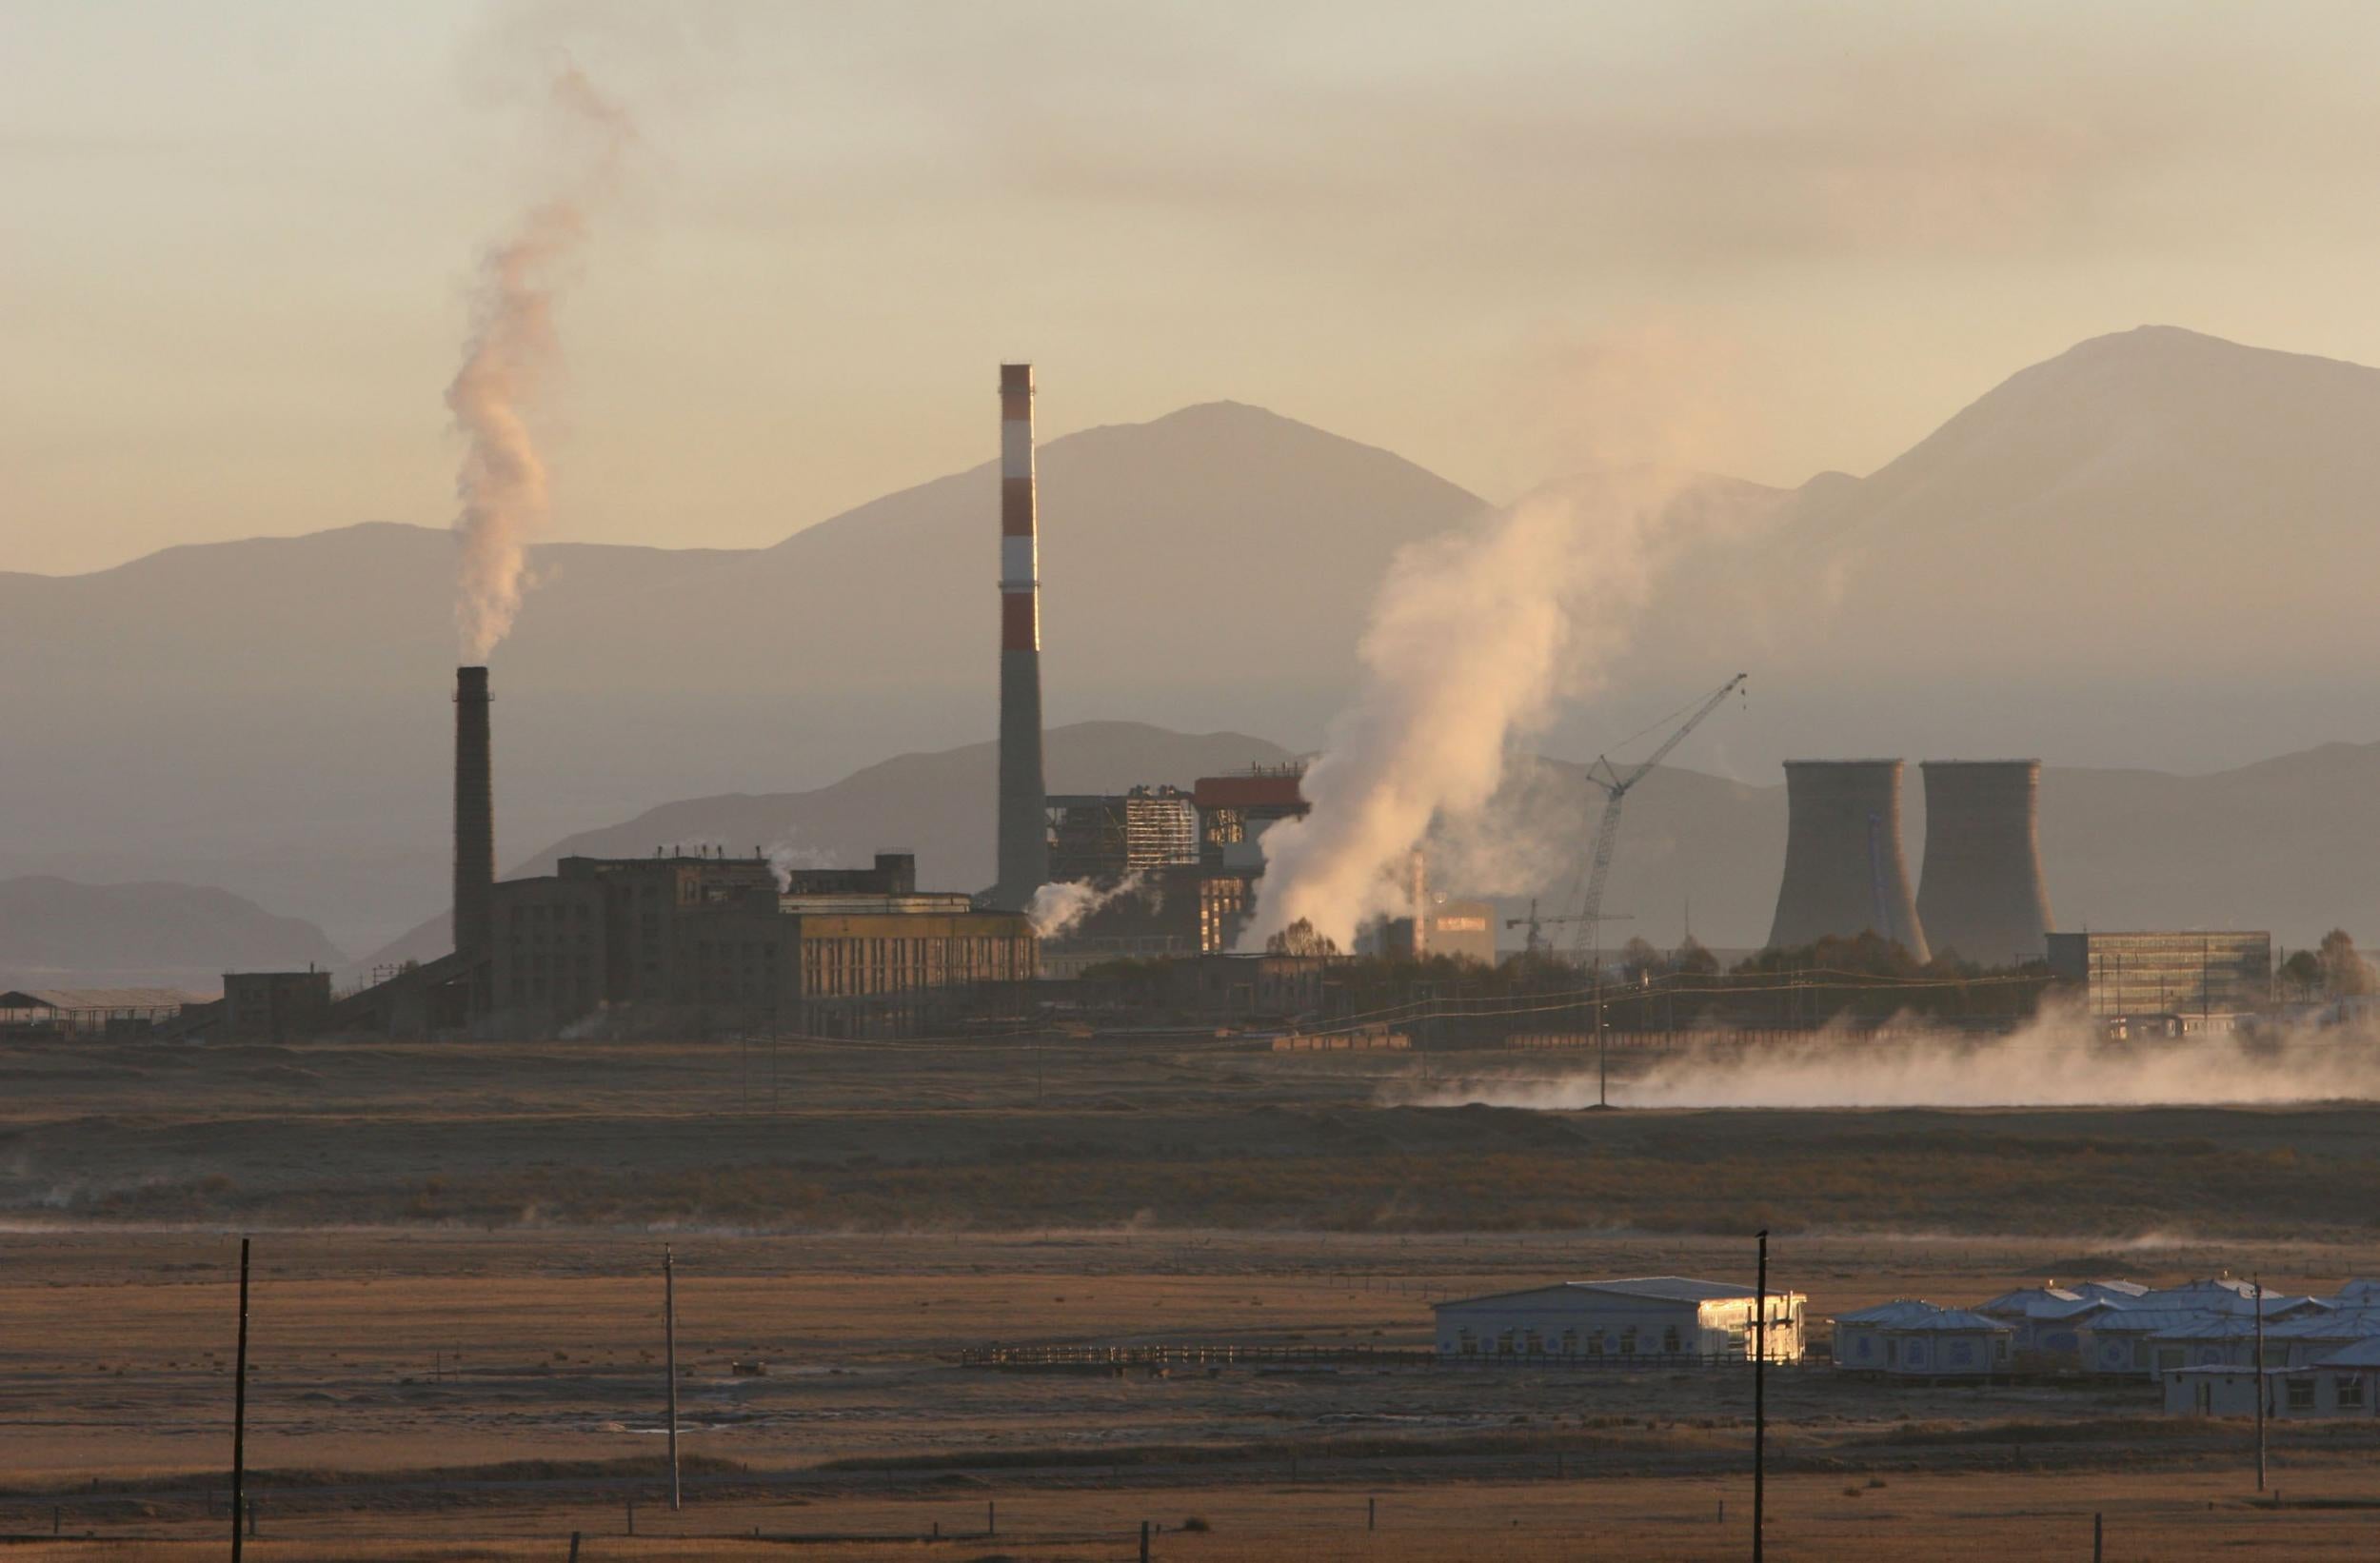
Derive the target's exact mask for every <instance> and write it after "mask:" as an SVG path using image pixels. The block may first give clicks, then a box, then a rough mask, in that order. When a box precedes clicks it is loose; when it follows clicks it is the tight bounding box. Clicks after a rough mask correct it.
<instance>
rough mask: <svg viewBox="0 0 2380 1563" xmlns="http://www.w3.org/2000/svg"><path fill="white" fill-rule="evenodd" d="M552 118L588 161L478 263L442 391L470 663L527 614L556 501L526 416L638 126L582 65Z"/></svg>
mask: <svg viewBox="0 0 2380 1563" xmlns="http://www.w3.org/2000/svg"><path fill="white" fill-rule="evenodd" d="M552 113H553V118H554V119H555V121H556V122H557V124H558V125H560V126H562V127H565V129H566V131H567V133H568V134H569V135H570V136H571V138H572V139H573V140H574V141H577V142H581V143H584V146H585V151H584V152H583V153H582V155H585V153H587V152H591V154H592V155H591V158H589V159H588V161H587V162H586V163H585V166H584V168H583V170H582V171H581V172H580V173H579V174H578V175H577V176H576V177H575V178H574V179H572V180H571V181H569V188H567V190H566V191H565V193H563V194H559V195H556V196H553V197H551V198H549V199H547V200H545V201H542V202H540V203H539V204H537V205H536V206H534V207H532V208H530V209H529V212H528V215H527V216H526V218H525V219H524V220H523V222H522V225H521V229H520V231H519V232H518V233H516V234H514V235H513V236H512V237H511V238H510V239H508V240H506V242H505V243H503V244H501V245H498V246H497V247H495V248H493V249H491V250H489V251H488V252H487V254H486V257H485V258H484V259H483V261H482V262H481V266H480V279H479V285H478V288H477V291H476V292H475V294H474V296H473V298H472V301H471V335H470V340H469V341H468V342H467V343H466V345H465V349H464V357H463V367H462V368H460V369H458V370H457V371H456V372H455V377H454V381H453V383H452V384H451V385H449V386H447V387H446V406H447V409H448V410H449V411H451V412H452V413H453V414H454V425H455V428H456V430H457V431H458V432H460V433H461V434H462V435H463V437H464V441H465V448H464V453H463V465H462V468H461V470H460V471H458V472H457V473H456V475H455V498H456V499H457V501H458V502H460V504H461V506H462V508H461V513H460V514H458V515H457V516H456V518H455V523H454V532H455V539H456V542H457V543H458V544H460V545H461V555H462V557H461V561H460V568H461V578H460V580H459V582H458V591H457V594H456V599H455V623H456V627H457V628H458V629H460V630H461V632H462V637H463V660H464V661H465V662H466V663H484V662H486V660H487V656H488V653H489V652H491V651H493V650H494V649H495V648H496V643H498V642H500V641H502V640H503V639H504V638H505V636H506V634H507V633H509V632H510V631H511V628H512V620H513V616H514V615H515V614H517V613H518V612H520V609H521V590H522V584H523V564H524V561H525V560H526V556H527V547H528V543H529V540H530V539H531V538H533V537H535V536H536V535H537V534H538V533H539V532H541V531H542V530H544V527H545V518H546V516H547V514H548V511H549V508H550V498H549V495H548V492H547V487H546V478H545V458H544V457H542V456H541V455H539V454H538V450H537V444H536V442H535V441H534V440H533V439H531V438H530V435H529V428H528V424H527V422H526V417H525V413H526V410H527V408H528V407H529V406H531V405H533V404H534V403H535V402H536V400H537V395H538V390H539V388H540V386H541V385H542V384H543V382H544V380H545V376H546V374H547V372H548V371H549V370H550V369H551V367H552V366H553V363H554V358H555V349H556V344H555V337H554V326H553V299H554V291H555V288H556V287H558V286H559V284H560V282H561V280H562V279H561V278H560V276H558V273H559V272H560V271H561V270H562V269H563V268H564V267H566V266H567V264H568V263H569V262H570V260H571V259H572V258H573V257H574V256H575V255H576V254H577V253H578V250H579V247H580V246H581V245H582V244H583V243H584V242H585V236H586V218H585V212H586V208H587V206H588V205H589V203H591V202H592V201H593V200H594V199H595V198H596V197H597V196H599V195H600V194H602V193H603V191H604V190H605V188H607V187H608V186H609V185H610V183H611V177H612V173H613V170H614V169H615V168H616V167H617V165H618V163H619V159H620V154H621V152H622V150H623V148H625V146H626V145H627V143H628V140H629V138H630V136H631V135H632V133H633V132H632V130H631V128H630V126H629V123H628V119H627V116H626V114H625V112H623V111H622V109H620V108H619V107H618V106H617V105H615V104H613V103H611V102H610V101H609V100H607V99H606V98H605V97H604V96H603V95H602V94H601V93H599V92H597V91H596V90H595V89H594V88H593V86H591V85H590V84H589V83H588V82H587V80H586V78H585V76H583V75H581V74H580V73H579V71H578V70H577V69H576V68H565V69H564V70H563V71H562V73H561V74H560V75H558V76H557V77H555V79H554V85H553V93H552Z"/></svg>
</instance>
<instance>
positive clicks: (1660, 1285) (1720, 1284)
mask: <svg viewBox="0 0 2380 1563" xmlns="http://www.w3.org/2000/svg"><path fill="white" fill-rule="evenodd" d="M1538 1292H1595V1293H1599V1294H1602V1295H1605V1296H1625V1297H1650V1298H1653V1299H1654V1300H1656V1301H1659V1302H1716V1301H1719V1300H1722V1299H1727V1298H1735V1297H1749V1296H1753V1295H1754V1291H1753V1288H1751V1287H1749V1286H1738V1285H1736V1284H1735V1282H1733V1281H1698V1280H1694V1279H1691V1278H1689V1277H1687V1276H1631V1277H1629V1278H1627V1279H1624V1280H1612V1281H1548V1282H1546V1284H1544V1285H1543V1286H1522V1287H1517V1288H1515V1289H1514V1290H1512V1291H1510V1292H1486V1293H1482V1294H1480V1295H1479V1296H1476V1297H1450V1298H1448V1299H1447V1300H1446V1301H1444V1302H1440V1303H1434V1304H1432V1305H1431V1306H1433V1307H1436V1308H1459V1307H1462V1306H1463V1305H1465V1304H1466V1303H1474V1302H1494V1301H1496V1300H1497V1298H1499V1297H1525V1296H1531V1295H1532V1294H1535V1293H1538ZM1788 1295H1789V1294H1787V1293H1785V1292H1781V1291H1776V1292H1771V1293H1770V1294H1769V1296H1773V1297H1781V1296H1788Z"/></svg>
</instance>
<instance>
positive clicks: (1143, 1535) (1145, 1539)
mask: <svg viewBox="0 0 2380 1563" xmlns="http://www.w3.org/2000/svg"><path fill="white" fill-rule="evenodd" d="M1140 1563H1149V1522H1148V1521H1147V1520H1145V1519H1144V1520H1142V1521H1141V1522H1140Z"/></svg>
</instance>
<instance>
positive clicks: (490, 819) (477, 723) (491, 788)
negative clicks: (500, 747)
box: [454, 667, 496, 960]
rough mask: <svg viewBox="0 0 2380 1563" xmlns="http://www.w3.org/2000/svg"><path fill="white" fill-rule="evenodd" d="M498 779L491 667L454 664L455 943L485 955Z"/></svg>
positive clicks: (470, 956)
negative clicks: (490, 745) (491, 756)
mask: <svg viewBox="0 0 2380 1563" xmlns="http://www.w3.org/2000/svg"><path fill="white" fill-rule="evenodd" d="M495 883H496V804H495V784H494V782H492V781H491V780H490V778H489V774H488V755H487V669H486V668H484V667H458V668H456V669H455V670H454V947H455V952H456V953H457V954H458V955H461V956H464V957H465V958H466V959H467V960H486V957H487V954H488V943H489V940H490V939H491V937H492V936H493V933H494V912H493V909H492V907H491V905H490V901H491V899H492V892H493V890H494V887H495Z"/></svg>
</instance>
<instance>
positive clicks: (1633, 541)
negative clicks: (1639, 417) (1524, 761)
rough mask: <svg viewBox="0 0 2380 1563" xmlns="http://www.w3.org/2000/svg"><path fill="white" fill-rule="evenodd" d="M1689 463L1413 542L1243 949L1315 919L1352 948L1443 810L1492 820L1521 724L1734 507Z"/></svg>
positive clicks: (1284, 832)
mask: <svg viewBox="0 0 2380 1563" xmlns="http://www.w3.org/2000/svg"><path fill="white" fill-rule="evenodd" d="M1719 510H1720V507H1718V506H1716V505H1707V504H1703V503H1700V500H1699V497H1698V496H1697V495H1696V492H1695V490H1694V487H1693V484H1692V481H1691V479H1690V477H1689V476H1688V475H1687V474H1684V473H1681V472H1678V471H1676V470H1674V469H1669V468H1659V467H1638V468H1632V469H1626V470H1620V471H1613V472H1606V473H1601V474H1597V476H1595V477H1594V478H1592V479H1586V480H1580V481H1577V482H1575V483H1572V484H1568V485H1560V486H1558V487H1553V488H1548V489H1545V490H1542V491H1540V492H1538V493H1537V494H1534V495H1532V496H1530V497H1529V498H1527V499H1524V500H1522V501H1521V502H1520V503H1519V504H1517V505H1514V506H1513V507H1512V508H1511V509H1509V510H1505V511H1502V512H1499V513H1497V514H1495V515H1492V516H1489V517H1487V518H1485V519H1484V520H1483V521H1482V522H1481V523H1480V524H1478V525H1476V526H1473V527H1470V528H1466V529H1463V530H1460V531H1456V532H1450V533H1447V534H1445V535H1443V536H1441V537H1437V538H1433V539H1430V540H1429V541H1427V542H1424V543H1418V544H1411V545H1409V546H1407V547H1405V548H1402V549H1400V550H1398V555H1397V558H1396V560H1395V561H1394V562H1393V563H1392V564H1390V566H1389V572H1388V580H1387V581H1386V583H1385V584H1383V585H1382V586H1381V588H1380V594H1379V596H1378V599H1377V600H1376V601H1375V602H1374V603H1373V605H1372V622H1371V625H1370V627H1369V628H1368V629H1367V630H1366V632H1365V634H1364V638H1363V645H1362V648H1361V655H1362V661H1363V669H1364V673H1363V684H1362V688H1361V690H1360V692H1359V695H1358V697H1357V699H1356V702H1355V704H1354V705H1353V706H1351V707H1350V708H1349V709H1347V710H1346V711H1344V712H1342V713H1341V714H1340V715H1339V718H1338V719H1337V720H1336V721H1334V722H1332V724H1331V730H1330V736H1329V741H1328V742H1327V743H1326V745H1325V748H1324V752H1323V755H1322V758H1321V759H1319V761H1317V762H1315V763H1314V765H1313V767H1312V768H1311V769H1310V770H1308V771H1307V772H1306V776H1305V786H1304V790H1305V796H1306V800H1307V801H1308V802H1310V803H1311V804H1312V805H1313V810H1312V812H1311V813H1309V814H1308V815H1307V816H1306V817H1305V818H1304V819H1302V820H1284V821H1281V822H1280V823H1279V824H1276V825H1274V826H1273V827H1272V828H1271V829H1270V830H1268V831H1266V832H1265V834H1264V856H1265V870H1264V878H1263V880H1261V881H1260V882H1259V893H1258V901H1257V909H1256V915H1255V916H1254V917H1253V918H1252V919H1251V920H1249V924H1248V928H1247V931H1246V933H1245V934H1244V935H1243V936H1242V938H1241V941H1240V947H1241V948H1242V949H1261V948H1262V947H1263V946H1264V943H1265V940H1267V939H1268V938H1269V937H1270V936H1272V935H1274V934H1276V933H1279V931H1281V930H1282V929H1283V928H1286V927H1288V926H1289V925H1290V924H1292V923H1295V922H1299V921H1305V922H1309V923H1311V924H1312V925H1313V927H1314V930H1315V932H1316V933H1318V934H1319V935H1322V936H1323V937H1325V938H1328V939H1330V940H1334V941H1335V942H1336V943H1338V945H1339V947H1340V948H1342V949H1344V948H1348V947H1350V946H1351V945H1352V943H1353V942H1354V938H1355V933H1356V930H1357V928H1358V926H1359V925H1360V924H1361V923H1363V922H1364V921H1366V920H1369V919H1371V918H1373V917H1376V916H1380V915H1390V916H1398V915H1404V914H1406V913H1408V912H1410V911H1411V910H1412V909H1411V908H1410V907H1408V906H1406V905H1404V904H1403V898H1402V896H1401V895H1400V894H1399V889H1398V883H1397V880H1396V869H1397V867H1398V865H1399V864H1401V863H1402V862H1404V861H1406V858H1407V855H1408V854H1409V853H1411V851H1412V850H1413V848H1414V846H1415V845H1416V844H1417V843H1418V842H1419V841H1421V839H1422V837H1423V835H1424V834H1425V833H1426V832H1427V831H1428V830H1429V829H1430V826H1431V822H1432V821H1434V820H1441V819H1443V820H1448V821H1458V820H1462V819H1465V818H1468V817H1472V816H1476V815H1477V814H1478V811H1479V810H1480V809H1481V807H1482V806H1483V805H1485V804H1486V802H1487V801H1488V800H1489V798H1490V797H1491V796H1493V795H1494V794H1495V792H1496V789H1497V784H1498V783H1499V782H1501V781H1502V779H1503V775H1504V764H1505V758H1506V751H1507V746H1508V744H1509V743H1510V741H1511V740H1512V738H1513V737H1514V736H1515V735H1516V734H1517V733H1521V732H1526V731H1529V730H1532V729H1534V728H1536V727H1538V726H1540V725H1542V723H1543V722H1544V721H1545V720H1546V718H1547V717H1548V715H1549V714H1550V707H1551V706H1552V704H1553V702H1555V701H1556V700H1557V698H1559V697H1562V696H1575V695H1580V694H1585V693H1589V692H1592V691H1593V690H1594V689H1596V688H1597V686H1598V685H1599V684H1600V683H1601V682H1602V679H1603V676H1604V673H1605V670H1606V668H1607V666H1608V665H1609V663H1610V662H1611V661H1612V659H1613V658H1614V656H1615V655H1616V653H1617V652H1618V651H1619V650H1620V649H1621V648H1622V646H1623V645H1624V644H1625V643H1626V640H1627V636H1628V633H1629V631H1630V630H1631V628H1632V627H1633V625H1634V621H1635V618H1636V612H1637V611H1638V610H1639V609H1641V608H1642V606H1643V605H1644V602H1645V599H1646V597H1647V596H1648V595H1649V593H1650V591H1651V589H1652V585H1653V583H1654V581H1655V579H1656V575H1657V574H1658V572H1659V569H1660V567H1661V566H1662V565H1663V564H1665V563H1666V562H1667V560H1668V558H1669V557H1670V555H1671V554H1672V553H1673V552H1674V551H1675V550H1676V548H1677V547H1678V546H1679V545H1680V544H1683V543H1684V542H1686V541H1687V540H1688V538H1689V536H1690V535H1691V534H1693V533H1694V532H1696V531H1697V530H1698V529H1700V528H1701V527H1703V526H1706V525H1708V524H1710V523H1711V522H1713V521H1715V520H1716V519H1718V516H1719Z"/></svg>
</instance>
